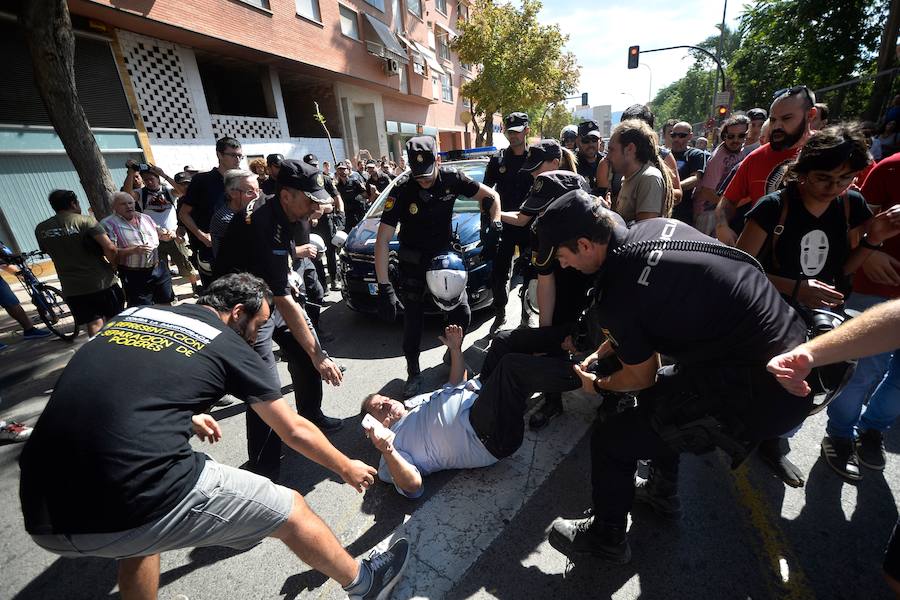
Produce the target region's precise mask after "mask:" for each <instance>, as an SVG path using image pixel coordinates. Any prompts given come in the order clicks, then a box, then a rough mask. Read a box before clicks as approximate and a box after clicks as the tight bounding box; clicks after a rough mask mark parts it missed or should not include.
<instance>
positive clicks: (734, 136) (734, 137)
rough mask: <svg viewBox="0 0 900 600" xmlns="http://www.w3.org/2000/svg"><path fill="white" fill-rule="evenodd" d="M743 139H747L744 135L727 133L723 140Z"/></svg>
mask: <svg viewBox="0 0 900 600" xmlns="http://www.w3.org/2000/svg"><path fill="white" fill-rule="evenodd" d="M745 137H747V134H746V133H729V134H727V135H726V136H725V139H726V140H734V139H738V140H742V139H744V138H745Z"/></svg>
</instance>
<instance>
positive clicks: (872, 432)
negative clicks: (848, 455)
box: [856, 429, 887, 471]
mask: <svg viewBox="0 0 900 600" xmlns="http://www.w3.org/2000/svg"><path fill="white" fill-rule="evenodd" d="M856 455H857V457H858V458H859V464H861V465H862V466H864V467H866V468H867V469H872V470H874V471H884V465H885V462H886V460H887V459H886V457H885V455H884V437H883V436H882V434H881V432H880V431H878V430H877V429H869V430H866V431H863V432H862V433H860V434H859V439H857V440H856Z"/></svg>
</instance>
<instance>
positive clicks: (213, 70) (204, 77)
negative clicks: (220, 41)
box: [197, 53, 275, 117]
mask: <svg viewBox="0 0 900 600" xmlns="http://www.w3.org/2000/svg"><path fill="white" fill-rule="evenodd" d="M197 68H198V70H199V71H200V81H201V83H202V84H203V94H204V95H205V96H206V104H207V107H208V108H209V112H211V113H212V114H214V115H236V116H243V117H274V116H275V115H274V114H272V111H271V110H270V109H269V105H268V103H267V102H266V94H265V92H264V91H263V85H271V83H270V82H269V79H268V71H266V70H260V68H259V67H258V66H257V65H253V64H250V63H243V62H241V63H238V62H235V63H223V62H221V61H220V60H219V59H218V57H217V56H214V55H206V54H200V53H197ZM234 90H241V93H240V94H235V93H234Z"/></svg>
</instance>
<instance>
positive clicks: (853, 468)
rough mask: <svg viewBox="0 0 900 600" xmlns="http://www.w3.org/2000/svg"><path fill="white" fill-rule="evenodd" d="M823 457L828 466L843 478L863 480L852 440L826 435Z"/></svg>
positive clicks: (823, 444)
mask: <svg viewBox="0 0 900 600" xmlns="http://www.w3.org/2000/svg"><path fill="white" fill-rule="evenodd" d="M822 456H823V457H824V458H825V462H827V463H828V466H829V467H831V468H832V469H834V471H835V473H837V474H838V475H840V476H841V477H844V478H845V479H849V480H850V481H859V480H860V479H862V475H861V474H860V472H859V457H858V456H857V455H856V448H855V444H854V443H853V440H852V439H850V438H841V437H832V436H828V435H826V436H825V437H824V438H822Z"/></svg>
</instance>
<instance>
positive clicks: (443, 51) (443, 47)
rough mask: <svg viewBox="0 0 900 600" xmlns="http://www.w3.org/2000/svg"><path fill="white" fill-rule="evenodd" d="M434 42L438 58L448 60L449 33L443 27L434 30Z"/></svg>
mask: <svg viewBox="0 0 900 600" xmlns="http://www.w3.org/2000/svg"><path fill="white" fill-rule="evenodd" d="M434 44H435V47H436V49H437V55H438V58H440V59H441V60H450V34H449V33H447V32H446V31H444V30H443V29H438V30H437V31H435V32H434Z"/></svg>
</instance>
